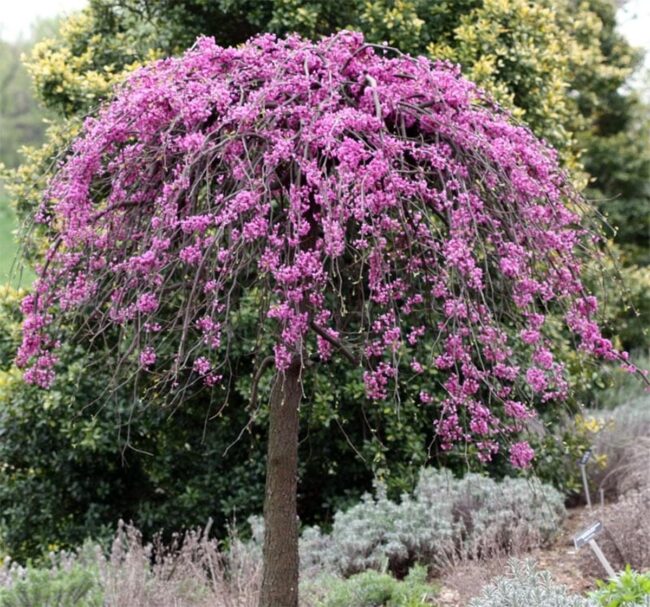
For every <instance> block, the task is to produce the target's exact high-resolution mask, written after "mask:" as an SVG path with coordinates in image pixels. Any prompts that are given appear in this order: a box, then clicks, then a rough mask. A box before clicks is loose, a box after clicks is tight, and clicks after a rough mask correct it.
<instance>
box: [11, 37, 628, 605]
mask: <svg viewBox="0 0 650 607" xmlns="http://www.w3.org/2000/svg"><path fill="white" fill-rule="evenodd" d="M581 207H582V203H581V200H580V198H579V196H577V194H576V193H575V192H574V191H573V190H572V188H571V186H570V183H569V181H568V179H567V176H566V175H565V174H564V173H563V172H562V171H561V170H560V168H559V165H558V161H557V158H556V154H555V153H554V151H553V150H552V149H550V148H549V147H548V146H547V145H546V144H545V143H543V142H541V141H539V140H538V139H536V138H535V137H534V136H533V135H532V134H531V132H530V131H529V130H528V129H527V128H525V127H524V126H521V125H517V124H515V123H514V122H513V120H512V119H511V118H510V116H509V115H508V114H507V113H506V112H504V111H503V110H501V109H500V108H499V107H498V106H497V105H496V104H495V103H494V102H493V101H492V100H491V99H490V98H489V97H488V96H487V95H486V94H485V93H483V92H482V91H481V90H480V89H478V88H477V87H476V86H475V85H473V84H471V83H470V82H468V81H467V80H465V79H463V78H462V77H461V75H460V73H459V71H458V69H457V68H455V67H453V66H451V65H448V64H445V63H432V62H430V61H428V60H426V59H424V58H417V59H414V58H411V57H409V56H405V55H402V54H400V53H398V52H396V51H394V50H393V49H390V48H388V47H386V46H380V47H375V46H373V45H370V44H367V43H365V42H364V39H363V37H362V36H361V35H360V34H356V33H350V32H343V33H340V34H338V35H336V36H333V37H330V38H327V39H324V40H322V41H321V42H319V43H312V42H309V41H307V40H305V39H302V38H300V37H297V36H291V37H288V38H286V39H283V40H278V39H276V38H275V37H273V36H261V37H258V38H255V39H252V40H251V41H249V42H248V43H247V44H246V45H244V46H242V47H240V48H237V49H234V48H221V47H219V46H217V45H216V44H215V42H214V41H213V40H212V39H209V38H203V39H199V40H198V41H197V43H196V45H195V46H194V47H193V48H192V49H190V50H189V51H188V52H186V53H185V54H184V55H183V56H182V57H180V58H174V59H166V60H162V61H158V62H156V63H153V64H151V65H149V66H147V67H144V68H142V69H139V70H138V71H136V72H134V73H133V74H132V75H131V76H130V77H129V78H128V80H127V81H126V82H125V83H124V84H123V85H121V86H120V87H119V88H118V89H117V91H116V93H115V95H114V98H113V99H112V100H111V101H109V102H107V103H106V104H105V105H104V106H103V107H101V108H100V109H99V111H98V112H97V113H96V114H95V115H93V116H91V117H88V118H87V120H86V122H85V124H84V128H83V132H82V133H81V135H80V136H79V137H78V138H77V139H76V140H75V141H74V142H73V144H72V145H71V147H70V149H69V151H68V153H67V154H66V156H65V157H64V158H62V159H61V162H60V163H59V164H58V165H57V167H56V169H55V172H54V174H53V176H52V178H51V180H50V184H49V187H48V188H47V191H46V195H45V196H44V199H43V201H42V204H41V206H40V208H39V209H38V212H37V215H36V217H35V220H36V221H37V222H38V223H40V224H42V229H43V230H44V231H45V232H46V233H47V234H49V237H50V239H51V240H50V243H51V244H50V248H49V250H48V252H47V253H46V255H45V261H44V263H43V265H42V267H40V268H38V276H39V277H38V280H37V281H36V283H35V286H34V291H33V293H32V294H31V295H29V296H28V297H27V298H26V299H25V300H24V302H23V313H24V315H25V318H24V327H23V343H22V346H21V347H20V349H19V352H18V355H17V362H18V364H19V365H21V366H23V367H24V368H25V372H24V373H25V378H26V379H27V381H30V382H33V383H35V384H37V385H39V386H42V387H44V388H47V387H48V386H49V385H50V384H51V382H52V381H53V379H54V376H55V373H56V371H57V354H56V352H57V348H58V347H59V345H60V341H61V338H60V335H61V325H62V323H63V322H64V321H65V322H66V323H71V322H74V323H76V326H78V327H79V331H80V332H81V333H82V334H84V335H85V336H86V337H87V339H90V340H92V341H94V343H101V344H103V345H104V346H105V347H106V348H107V349H108V350H109V351H110V352H111V353H112V355H113V360H114V362H115V364H114V369H115V377H116V383H117V384H119V385H121V384H122V383H124V382H133V383H134V385H136V387H137V386H138V385H140V386H143V387H146V388H147V389H151V390H156V393H157V394H161V393H163V394H167V395H168V398H169V400H170V402H174V403H176V404H179V405H182V400H183V395H184V394H185V393H186V392H187V389H188V388H189V387H190V386H193V385H194V384H199V385H204V386H205V388H206V394H207V395H208V396H209V397H211V398H221V397H223V395H224V394H225V393H227V390H228V386H229V385H230V382H231V381H233V378H232V372H231V369H230V367H229V360H230V353H231V352H232V351H233V348H235V347H237V344H238V339H239V337H240V334H241V327H240V326H239V322H240V318H241V316H240V310H241V308H242V306H244V305H250V302H251V301H254V302H255V305H257V306H258V308H259V321H258V338H257V341H256V343H257V346H256V349H255V352H254V353H253V354H254V356H255V359H256V360H257V365H256V369H257V370H256V372H255V373H254V377H253V378H252V388H251V405H252V406H253V407H254V406H255V401H256V400H257V397H256V394H257V392H258V384H259V383H260V381H262V379H263V378H265V377H266V378H268V375H269V374H271V373H273V377H274V379H273V381H272V389H271V392H270V398H269V403H268V415H269V440H268V457H267V481H266V489H265V506H264V520H265V537H264V573H263V581H262V588H261V597H260V606H261V607H271V606H272V607H284V606H287V607H289V606H290V607H295V606H296V605H297V602H298V569H299V560H298V520H297V516H296V491H297V464H298V462H297V448H298V430H299V428H298V419H299V417H298V412H299V407H300V403H301V400H302V399H303V398H309V395H304V394H303V381H304V378H305V377H306V375H307V374H308V373H310V370H312V369H313V368H314V367H315V366H317V365H326V364H327V361H328V360H329V359H331V357H335V356H336V357H342V358H343V359H345V360H346V361H348V362H349V364H350V365H352V366H354V368H357V369H358V373H359V381H360V382H361V381H362V382H363V384H364V386H365V392H366V398H367V399H368V400H370V401H385V400H391V401H394V402H395V406H399V391H398V386H399V384H400V382H404V381H406V382H408V381H409V377H411V378H412V377H414V376H415V375H424V376H426V377H430V378H431V387H432V390H431V392H433V388H434V387H435V388H436V393H440V388H442V389H443V392H444V395H445V397H444V399H442V400H441V401H440V402H434V400H433V398H432V396H431V393H430V392H428V391H427V390H423V391H422V392H421V393H420V394H419V400H420V401H421V404H422V406H423V407H426V408H427V409H428V410H429V411H430V413H431V421H432V424H433V427H434V429H435V434H436V437H437V440H438V441H439V444H440V446H441V448H443V449H451V448H452V447H453V446H454V445H456V444H458V443H463V444H471V445H473V449H474V451H475V452H476V453H477V455H478V457H480V458H481V459H483V460H489V459H490V458H491V457H493V456H494V454H495V453H496V452H497V451H498V449H499V444H500V442H502V441H498V440H497V439H498V438H500V437H503V435H508V436H511V440H510V441H509V445H510V447H509V458H510V461H511V463H512V465H513V466H515V467H519V468H525V467H527V466H528V465H529V464H530V462H531V460H532V458H533V456H534V454H533V451H532V449H531V448H530V446H529V445H528V443H527V442H526V441H525V440H524V437H521V436H519V434H520V433H521V431H522V430H523V429H524V428H525V426H526V423H527V421H528V420H529V419H530V418H531V417H533V416H534V414H535V413H534V407H533V405H534V404H535V403H537V404H539V403H540V402H546V401H551V400H553V401H558V400H562V399H563V398H565V397H566V396H567V391H568V388H567V382H566V377H565V372H564V369H563V368H562V365H561V364H560V363H559V362H557V360H556V359H555V358H554V344H553V341H552V337H551V336H552V335H553V334H554V333H553V331H552V329H553V328H552V327H550V326H549V325H550V324H551V323H550V321H547V313H548V310H549V309H551V308H553V311H554V314H555V313H557V310H558V309H559V310H562V313H563V314H564V318H565V320H566V325H567V327H568V330H570V331H571V332H573V334H574V335H575V337H576V343H577V346H578V347H579V348H581V349H583V350H585V351H587V352H589V353H592V354H594V355H596V356H600V357H603V358H605V359H608V360H620V361H621V363H623V364H627V363H626V361H627V356H626V355H625V354H624V353H619V352H617V351H615V350H614V349H613V347H612V344H611V343H610V342H609V341H608V340H607V339H604V338H603V337H602V335H601V333H600V331H599V328H598V325H597V323H596V321H595V318H596V316H597V302H596V300H595V299H594V298H593V297H592V296H591V295H590V294H589V293H588V292H586V290H585V288H584V287H583V285H582V282H581V278H580V276H581V262H580V260H581V258H582V257H583V256H584V252H590V251H592V250H593V249H594V241H595V237H594V235H593V232H592V231H591V230H590V229H589V228H588V227H587V226H586V225H585V222H584V221H583V217H585V214H584V213H583V212H582V210H581ZM555 334H556V333H555ZM235 379H236V378H235ZM434 384H435V385H434Z"/></svg>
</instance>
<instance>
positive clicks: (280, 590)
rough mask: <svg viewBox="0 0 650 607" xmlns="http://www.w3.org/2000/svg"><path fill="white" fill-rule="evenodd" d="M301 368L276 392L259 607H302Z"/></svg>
mask: <svg viewBox="0 0 650 607" xmlns="http://www.w3.org/2000/svg"><path fill="white" fill-rule="evenodd" d="M300 372H301V366H300V363H299V362H295V363H294V364H292V365H291V367H289V368H288V369H287V370H286V371H285V372H284V373H283V374H282V373H278V374H277V376H276V379H275V384H274V386H273V390H272V392H271V403H270V415H269V439H268V456H267V463H266V490H265V495H264V552H263V554H264V568H263V576H262V589H261V593H260V601H259V607H298V514H297V509H296V493H297V488H298V425H299V418H298V415H299V413H298V408H299V406H300V398H301V396H302V382H301V376H300Z"/></svg>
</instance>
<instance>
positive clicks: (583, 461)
mask: <svg viewBox="0 0 650 607" xmlns="http://www.w3.org/2000/svg"><path fill="white" fill-rule="evenodd" d="M593 454H594V453H593V451H592V450H591V449H587V450H586V451H585V452H584V453H583V454H582V457H581V458H580V465H581V466H586V465H587V462H588V461H589V460H590V459H591V456H592V455H593Z"/></svg>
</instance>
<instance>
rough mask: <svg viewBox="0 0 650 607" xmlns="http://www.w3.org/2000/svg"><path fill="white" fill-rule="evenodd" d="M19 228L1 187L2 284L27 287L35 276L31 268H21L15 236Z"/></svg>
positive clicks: (0, 282)
mask: <svg viewBox="0 0 650 607" xmlns="http://www.w3.org/2000/svg"><path fill="white" fill-rule="evenodd" d="M17 227H18V222H17V221H16V217H15V215H14V213H13V210H12V209H11V207H10V206H9V201H8V199H7V196H6V194H5V193H4V192H3V191H2V187H1V186H0V284H5V283H10V284H11V285H13V286H15V287H18V286H21V287H25V286H29V285H31V283H32V281H33V280H34V274H33V272H32V271H31V270H30V269H29V268H21V264H20V260H19V259H18V243H17V242H16V236H15V234H14V230H15V229H16V228H17Z"/></svg>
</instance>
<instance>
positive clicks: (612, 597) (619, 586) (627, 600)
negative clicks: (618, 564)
mask: <svg viewBox="0 0 650 607" xmlns="http://www.w3.org/2000/svg"><path fill="white" fill-rule="evenodd" d="M591 598H592V599H594V600H595V601H597V603H598V605H602V607H632V606H633V605H648V603H650V573H637V572H636V571H633V570H632V569H631V567H630V566H629V565H628V566H627V567H626V568H625V571H623V572H621V573H619V574H618V575H617V576H616V577H615V578H614V579H612V580H610V581H609V582H602V581H598V590H597V591H596V592H593V593H592V594H591Z"/></svg>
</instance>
